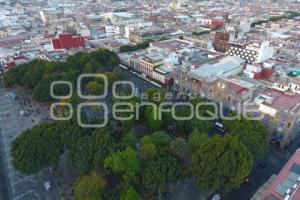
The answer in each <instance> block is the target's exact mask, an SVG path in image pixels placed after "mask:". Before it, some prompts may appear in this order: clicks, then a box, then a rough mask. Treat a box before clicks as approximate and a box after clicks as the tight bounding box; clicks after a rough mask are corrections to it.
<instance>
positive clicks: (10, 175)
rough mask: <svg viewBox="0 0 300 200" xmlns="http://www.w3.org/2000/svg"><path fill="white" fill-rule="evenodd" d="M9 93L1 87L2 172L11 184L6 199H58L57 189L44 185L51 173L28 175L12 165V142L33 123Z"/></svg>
mask: <svg viewBox="0 0 300 200" xmlns="http://www.w3.org/2000/svg"><path fill="white" fill-rule="evenodd" d="M7 94H8V92H7V91H6V89H4V88H0V131H1V136H2V139H3V140H2V142H3V148H2V150H3V151H4V152H3V153H4V154H2V157H3V159H2V161H3V166H4V169H2V171H1V173H4V174H5V175H6V176H7V180H8V181H7V182H8V184H9V186H6V187H7V189H8V191H9V195H7V196H6V197H5V200H35V199H37V200H57V199H59V197H58V195H57V193H56V191H55V190H51V191H49V192H47V191H46V190H45V189H44V186H43V183H44V182H45V181H48V180H52V177H50V175H47V173H45V172H44V171H41V172H40V173H38V174H33V175H29V176H27V175H24V174H22V173H20V172H19V171H17V170H15V169H14V167H13V165H12V162H11V156H10V146H11V142H12V141H13V140H14V139H15V138H16V137H17V136H18V135H20V134H21V133H22V131H23V130H25V129H27V128H29V127H32V125H33V124H32V121H31V118H29V117H24V116H20V114H19V103H18V101H17V100H14V99H11V98H10V97H7ZM1 185H2V184H1Z"/></svg>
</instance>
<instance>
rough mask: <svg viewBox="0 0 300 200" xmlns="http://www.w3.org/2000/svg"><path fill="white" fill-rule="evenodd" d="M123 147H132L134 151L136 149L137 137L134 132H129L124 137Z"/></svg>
mask: <svg viewBox="0 0 300 200" xmlns="http://www.w3.org/2000/svg"><path fill="white" fill-rule="evenodd" d="M121 143H122V146H123V147H125V149H126V148H127V147H130V148H132V149H135V148H136V138H135V135H134V133H133V132H132V131H130V132H127V133H126V134H125V135H124V136H123V137H122V141H121Z"/></svg>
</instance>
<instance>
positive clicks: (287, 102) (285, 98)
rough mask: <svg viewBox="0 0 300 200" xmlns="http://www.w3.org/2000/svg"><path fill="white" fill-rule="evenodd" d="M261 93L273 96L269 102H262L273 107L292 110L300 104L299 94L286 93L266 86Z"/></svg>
mask: <svg viewBox="0 0 300 200" xmlns="http://www.w3.org/2000/svg"><path fill="white" fill-rule="evenodd" d="M263 95H266V96H269V97H271V98H273V101H272V103H271V104H269V103H266V102H264V103H263V104H265V105H267V106H269V107H272V108H275V109H277V110H287V111H292V110H293V109H295V108H296V107H299V106H300V94H296V93H286V92H282V91H279V90H276V89H273V88H267V89H266V90H265V91H264V92H263Z"/></svg>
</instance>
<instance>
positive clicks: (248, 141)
mask: <svg viewBox="0 0 300 200" xmlns="http://www.w3.org/2000/svg"><path fill="white" fill-rule="evenodd" d="M224 125H225V127H226V128H227V129H228V131H229V133H230V134H232V135H236V136H238V137H239V139H240V140H241V142H242V143H244V144H245V146H246V147H247V149H248V150H249V151H250V153H251V154H252V157H253V159H254V160H258V159H259V158H261V157H262V156H263V155H264V154H265V152H266V150H267V148H268V142H269V132H268V129H267V127H266V126H264V125H263V124H262V122H261V121H257V120H247V119H245V118H242V119H241V120H227V121H226V120H225V121H224Z"/></svg>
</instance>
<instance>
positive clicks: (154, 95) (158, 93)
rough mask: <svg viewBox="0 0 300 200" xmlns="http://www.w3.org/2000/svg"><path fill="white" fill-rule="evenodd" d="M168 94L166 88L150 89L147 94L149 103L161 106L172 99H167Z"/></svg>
mask: <svg viewBox="0 0 300 200" xmlns="http://www.w3.org/2000/svg"><path fill="white" fill-rule="evenodd" d="M167 92H168V90H167V89H165V88H148V89H147V90H146V91H145V93H146V94H147V95H148V101H150V102H153V103H156V104H160V103H162V102H165V101H167V100H170V99H166V93H167Z"/></svg>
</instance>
